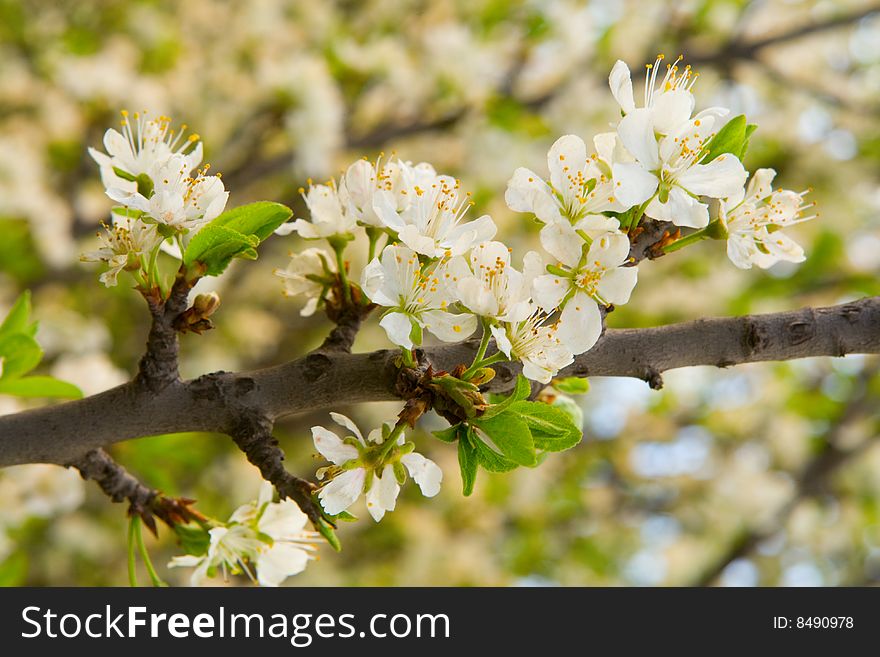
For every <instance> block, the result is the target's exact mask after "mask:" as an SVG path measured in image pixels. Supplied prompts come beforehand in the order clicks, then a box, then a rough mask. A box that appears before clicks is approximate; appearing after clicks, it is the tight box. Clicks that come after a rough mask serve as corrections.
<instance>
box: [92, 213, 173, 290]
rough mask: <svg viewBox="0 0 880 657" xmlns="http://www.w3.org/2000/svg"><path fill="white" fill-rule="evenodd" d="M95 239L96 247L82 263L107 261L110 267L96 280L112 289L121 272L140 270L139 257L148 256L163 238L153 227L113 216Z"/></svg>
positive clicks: (140, 258)
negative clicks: (97, 246) (112, 219)
mask: <svg viewBox="0 0 880 657" xmlns="http://www.w3.org/2000/svg"><path fill="white" fill-rule="evenodd" d="M98 239H99V240H100V246H99V248H98V249H97V250H95V251H89V252H87V253H84V254H83V255H82V256H81V260H83V261H84V262H106V263H107V265H108V266H109V267H108V269H107V271H106V272H104V273H103V274H101V276H100V277H99V279H98V280H100V281H101V282H102V283H103V284H104V285H105V286H106V287H113V286H114V285H116V282H117V277H118V276H119V273H120V272H122V271H124V270H127V269H131V270H137V269H139V268H140V267H141V264H142V258H145V257H148V256H149V255H150V253H152V251H153V249H155V248H156V247H157V246H158V245H159V243H160V242H161V241H162V239H163V238H162V237H161V236H160V235H159V233H158V232H157V231H156V226H155V225H151V224H145V223H143V222H139V221H128V220H127V219H126V218H125V217H119V216H116V215H114V222H113V226H105V228H104V231H103V232H100V233H98Z"/></svg>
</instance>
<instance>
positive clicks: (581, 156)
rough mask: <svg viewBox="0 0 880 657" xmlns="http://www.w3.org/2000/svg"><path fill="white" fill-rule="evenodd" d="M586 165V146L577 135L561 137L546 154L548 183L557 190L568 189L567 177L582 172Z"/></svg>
mask: <svg viewBox="0 0 880 657" xmlns="http://www.w3.org/2000/svg"><path fill="white" fill-rule="evenodd" d="M586 164H587V145H586V144H585V143H584V140H583V139H581V138H580V137H578V136H577V135H563V136H562V137H560V138H559V139H557V140H556V141H555V142H554V143H553V145H552V146H551V147H550V151H549V152H548V153H547V166H548V168H549V169H550V182H551V183H552V184H553V186H554V187H555V188H556V189H557V190H567V189H568V188H569V181H568V176H569V175H574V174H576V173H577V172H578V171H583V169H584V167H585V166H586Z"/></svg>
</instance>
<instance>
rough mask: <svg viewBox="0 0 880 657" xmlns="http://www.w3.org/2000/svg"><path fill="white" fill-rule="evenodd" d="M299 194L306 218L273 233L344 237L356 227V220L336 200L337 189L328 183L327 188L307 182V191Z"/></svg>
mask: <svg viewBox="0 0 880 657" xmlns="http://www.w3.org/2000/svg"><path fill="white" fill-rule="evenodd" d="M299 191H300V194H301V195H302V197H303V199H304V200H305V202H306V207H307V208H308V209H309V217H310V218H309V219H297V220H296V221H293V222H289V223H286V224H282V225H281V226H280V227H279V228H278V229H277V230H276V231H275V232H276V233H277V234H279V235H288V234H290V233H291V232H294V231H295V232H297V233H299V236H300V237H303V238H305V239H309V240H315V239H321V238H329V237H334V236H337V235H339V236H347V235H348V234H350V233H351V231H353V230H354V229H355V227H356V226H357V220H356V219H355V218H354V216H353V215H351V214H350V213H349V212H348V211H347V209H346V207H345V205H344V204H343V202H342V198H340V193H339V188H338V187H337V186H336V183H335V182H333V181H332V180H331V181H330V183H329V184H327V185H315V184H312V182H311V181H309V189H308V191H306V190H305V189H302V188H300V190H299Z"/></svg>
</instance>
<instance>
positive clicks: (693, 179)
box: [677, 153, 748, 198]
mask: <svg viewBox="0 0 880 657" xmlns="http://www.w3.org/2000/svg"><path fill="white" fill-rule="evenodd" d="M747 176H748V173H746V170H745V169H744V168H743V165H742V162H740V161H739V159H738V158H736V157H735V156H733V155H731V154H730V153H724V154H723V155H719V156H718V157H716V158H715V159H714V160H712V161H711V162H709V163H708V164H695V165H694V166H692V167H690V168H689V169H687V170H685V171H682V172H681V173H680V174H679V175H678V178H677V182H678V184H679V185H681V186H682V187H683V188H684V189H686V190H687V191H689V192H690V193H691V194H697V195H698V196H711V197H712V198H724V197H725V196H731V195H733V194H736V193H737V192H739V190H741V189H742V187H743V185H745V183H746V177H747Z"/></svg>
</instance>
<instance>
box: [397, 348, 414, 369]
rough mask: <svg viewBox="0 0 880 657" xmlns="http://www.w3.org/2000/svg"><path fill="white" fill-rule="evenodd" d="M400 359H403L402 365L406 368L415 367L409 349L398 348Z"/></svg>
mask: <svg viewBox="0 0 880 657" xmlns="http://www.w3.org/2000/svg"><path fill="white" fill-rule="evenodd" d="M400 352H401V357H402V358H403V364H404V365H406V366H407V367H415V366H416V359H415V358H413V355H412V352H411V351H410V350H409V349H406V348H404V347H401V348H400Z"/></svg>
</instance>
